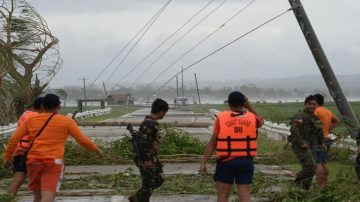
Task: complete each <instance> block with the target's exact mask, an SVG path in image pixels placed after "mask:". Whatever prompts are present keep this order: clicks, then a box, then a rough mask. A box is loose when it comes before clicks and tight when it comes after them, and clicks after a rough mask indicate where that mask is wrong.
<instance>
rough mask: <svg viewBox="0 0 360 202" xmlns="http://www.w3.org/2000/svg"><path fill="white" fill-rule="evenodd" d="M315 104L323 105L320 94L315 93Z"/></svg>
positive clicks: (322, 97)
mask: <svg viewBox="0 0 360 202" xmlns="http://www.w3.org/2000/svg"><path fill="white" fill-rule="evenodd" d="M314 97H315V99H316V102H317V103H318V105H321V106H322V105H324V96H322V95H321V94H319V93H317V94H315V95H314Z"/></svg>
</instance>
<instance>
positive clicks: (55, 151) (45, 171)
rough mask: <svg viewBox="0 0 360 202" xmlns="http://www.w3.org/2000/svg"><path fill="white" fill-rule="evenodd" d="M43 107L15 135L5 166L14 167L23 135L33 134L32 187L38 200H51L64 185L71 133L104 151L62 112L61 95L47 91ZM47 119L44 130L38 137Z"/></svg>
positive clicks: (30, 155)
mask: <svg viewBox="0 0 360 202" xmlns="http://www.w3.org/2000/svg"><path fill="white" fill-rule="evenodd" d="M42 110H43V111H42V112H41V113H39V114H38V115H36V116H33V117H31V118H29V119H28V120H27V121H25V122H24V123H22V124H21V125H20V127H19V128H17V129H16V131H15V133H14V134H13V135H12V136H11V138H10V140H9V142H8V144H7V149H6V150H5V152H4V158H3V159H4V163H3V166H4V167H5V168H7V169H9V168H10V166H11V159H12V156H13V154H14V151H15V148H16V145H17V143H18V142H19V141H20V140H21V138H22V137H23V136H25V135H29V136H30V144H32V147H31V148H30V149H29V150H28V155H27V159H26V169H27V173H28V177H29V184H28V189H29V190H31V191H33V192H34V202H51V201H54V199H55V195H56V192H57V191H58V190H59V188H60V180H61V177H62V175H63V173H62V172H63V157H64V149H65V148H64V147H65V143H66V140H67V138H68V137H69V134H70V135H71V136H72V137H73V138H74V139H75V140H76V141H77V142H78V143H79V144H80V145H82V146H83V147H85V148H86V149H88V150H90V151H92V152H95V153H97V154H98V155H99V156H100V158H101V157H102V156H103V152H102V151H101V150H100V149H99V148H98V147H97V146H96V144H95V143H93V142H92V141H91V140H90V139H89V138H88V137H86V136H85V135H84V134H83V133H82V132H81V130H80V129H79V127H78V126H77V124H76V122H75V121H74V120H73V119H71V118H69V117H67V116H64V115H61V114H58V112H59V110H60V99H59V97H58V96H57V95H54V94H47V95H45V96H44V100H43V102H42ZM47 121H48V124H47V125H46V126H45V127H44V129H43V131H42V133H40V135H39V136H37V137H36V138H35V136H36V135H37V134H38V132H39V131H40V129H41V128H42V127H43V126H44V125H45V123H46V122H47Z"/></svg>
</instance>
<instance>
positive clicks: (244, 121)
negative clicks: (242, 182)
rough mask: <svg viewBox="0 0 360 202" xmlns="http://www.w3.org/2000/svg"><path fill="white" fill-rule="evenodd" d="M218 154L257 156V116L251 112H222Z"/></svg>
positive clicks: (223, 155) (219, 118)
mask: <svg viewBox="0 0 360 202" xmlns="http://www.w3.org/2000/svg"><path fill="white" fill-rule="evenodd" d="M218 121H219V124H220V131H219V134H218V136H217V145H216V154H217V156H219V157H221V158H227V157H245V156H251V157H254V156H256V139H257V135H256V117H255V115H254V114H253V113H251V112H243V113H239V112H231V111H226V112H221V113H220V114H219V116H218Z"/></svg>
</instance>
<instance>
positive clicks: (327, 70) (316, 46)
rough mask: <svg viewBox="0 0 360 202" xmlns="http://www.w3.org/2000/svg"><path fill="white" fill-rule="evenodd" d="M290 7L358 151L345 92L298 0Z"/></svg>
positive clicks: (358, 130) (357, 128)
mask: <svg viewBox="0 0 360 202" xmlns="http://www.w3.org/2000/svg"><path fill="white" fill-rule="evenodd" d="M289 3H290V5H291V7H292V8H293V11H294V14H295V17H296V19H297V21H298V23H299V25H300V28H301V30H302V32H303V34H304V36H305V39H306V41H307V43H308V45H309V48H310V50H311V52H312V54H313V56H314V59H315V61H316V63H317V64H318V67H319V69H320V72H321V74H322V76H323V78H324V80H325V83H326V86H327V88H328V90H329V91H330V94H331V97H332V98H333V99H334V101H335V103H336V106H337V108H338V109H339V112H340V113H341V115H342V117H343V120H344V122H345V124H346V125H348V126H349V129H350V130H349V131H350V134H351V136H352V137H353V138H355V139H356V140H357V145H358V151H359V152H360V149H359V148H360V147H359V146H360V124H359V122H358V120H357V118H356V116H355V114H354V112H353V110H352V109H351V106H350V104H349V103H348V101H347V99H346V97H345V94H344V93H343V91H342V89H341V87H340V85H339V82H338V80H337V78H336V76H335V74H334V72H333V70H332V68H331V65H330V63H329V61H328V59H327V57H326V55H325V52H324V51H323V49H322V47H321V44H320V42H319V40H318V38H317V36H316V34H315V32H314V30H313V28H312V26H311V23H310V20H309V19H308V17H307V15H306V12H305V10H304V7H303V6H302V4H301V2H300V0H289ZM359 152H358V157H357V160H359V162H358V165H357V167H356V170H357V174H358V177H359V180H360V153H359Z"/></svg>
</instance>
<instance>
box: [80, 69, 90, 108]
mask: <svg viewBox="0 0 360 202" xmlns="http://www.w3.org/2000/svg"><path fill="white" fill-rule="evenodd" d="M79 80H83V83H84V99H85V100H86V85H85V80H89V78H85V77H84V76H83V78H82V79H79ZM85 107H86V101H85Z"/></svg>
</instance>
